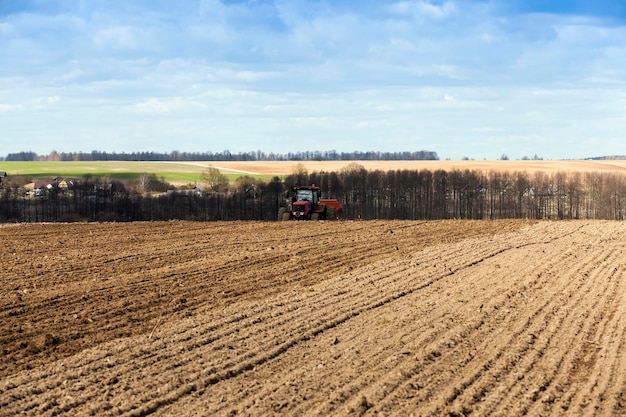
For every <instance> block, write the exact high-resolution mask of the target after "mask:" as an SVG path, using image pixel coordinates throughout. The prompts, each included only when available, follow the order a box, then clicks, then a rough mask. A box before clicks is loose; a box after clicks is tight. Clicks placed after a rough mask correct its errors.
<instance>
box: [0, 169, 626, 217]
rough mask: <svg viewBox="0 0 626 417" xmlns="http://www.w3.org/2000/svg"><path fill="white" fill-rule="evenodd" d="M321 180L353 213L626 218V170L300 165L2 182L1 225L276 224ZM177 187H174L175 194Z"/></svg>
mask: <svg viewBox="0 0 626 417" xmlns="http://www.w3.org/2000/svg"><path fill="white" fill-rule="evenodd" d="M306 184H316V185H319V186H320V187H321V189H322V194H323V196H324V197H328V198H336V199H338V200H339V201H340V202H341V203H342V205H343V217H344V218H345V219H412V220H437V219H555V220H556V219H607V220H624V218H625V216H626V175H624V174H621V173H603V172H587V173H580V172H568V173H565V172H556V173H546V172H536V173H528V172H495V171H493V172H482V171H476V170H453V171H444V170H419V171H417V170H396V171H386V172H384V171H378V170H375V171H368V170H366V169H365V168H363V167H362V166H360V165H358V164H356V163H352V164H350V165H348V166H347V167H346V168H344V169H343V170H341V171H339V172H313V173H308V172H307V171H306V170H304V169H300V170H295V171H294V172H293V173H292V174H291V175H288V176H286V177H285V178H283V179H281V178H278V177H275V178H273V179H272V180H270V181H266V182H265V181H258V180H255V179H253V178H250V177H242V178H240V179H239V180H238V181H237V183H236V184H231V185H230V187H228V189H219V190H217V191H210V190H203V189H200V188H197V189H187V190H172V189H171V187H170V186H169V185H168V184H166V183H163V181H162V180H158V179H157V178H155V177H154V176H148V177H147V178H144V179H143V180H142V181H141V182H136V183H128V182H122V181H118V180H110V179H106V178H99V177H88V176H87V177H84V178H81V179H78V180H76V181H75V183H74V186H73V188H72V189H70V190H66V191H64V190H61V189H54V188H53V189H52V190H50V191H49V192H48V193H47V194H46V195H45V196H43V197H33V196H28V195H27V194H26V192H25V190H24V189H23V188H22V187H21V186H20V185H18V184H17V183H12V182H11V181H10V178H9V179H7V178H5V179H4V181H3V182H2V183H0V221H3V222H7V221H16V222H41V221H154V220H175V219H177V220H197V221H214V220H277V213H278V209H279V208H280V207H281V206H282V205H285V204H286V196H285V191H286V190H288V189H289V188H290V187H292V186H294V185H306ZM168 190H169V191H168Z"/></svg>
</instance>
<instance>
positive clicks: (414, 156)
mask: <svg viewBox="0 0 626 417" xmlns="http://www.w3.org/2000/svg"><path fill="white" fill-rule="evenodd" d="M438 159H439V156H437V152H432V151H410V152H409V151H407V152H379V151H366V152H362V151H354V152H337V151H334V150H331V151H305V152H288V153H286V154H278V153H273V152H270V153H265V152H263V151H260V150H258V151H251V152H240V153H231V152H230V151H228V150H225V151H223V152H216V153H213V152H179V151H172V152H169V153H160V152H131V153H125V152H121V153H120V152H104V151H91V152H57V151H52V152H50V154H48V155H38V154H36V153H35V152H17V153H10V154H8V155H7V156H6V157H5V158H4V160H5V161H422V160H438ZM0 160H2V158H0Z"/></svg>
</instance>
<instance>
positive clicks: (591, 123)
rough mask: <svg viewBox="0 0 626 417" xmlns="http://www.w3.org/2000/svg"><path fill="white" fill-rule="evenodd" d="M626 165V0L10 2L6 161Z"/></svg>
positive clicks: (0, 129)
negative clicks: (320, 157)
mask: <svg viewBox="0 0 626 417" xmlns="http://www.w3.org/2000/svg"><path fill="white" fill-rule="evenodd" d="M53 150H56V151H59V152H91V151H93V150H99V151H105V152H134V151H154V152H170V151H174V150H176V151H182V152H222V151H224V150H229V151H231V152H233V153H238V152H249V151H256V150H262V151H264V152H266V153H269V152H274V153H283V154H284V153H288V152H298V151H315V150H320V151H329V150H335V151H338V152H351V151H381V152H396V151H397V152H400V151H419V150H428V151H434V152H437V154H438V155H439V158H440V159H453V160H454V159H462V158H470V159H499V158H501V157H502V155H506V156H507V157H509V158H510V159H520V158H523V157H531V158H532V157H534V156H539V157H541V158H544V159H578V158H587V157H594V156H601V155H626V0H569V1H564V0H563V1H561V0H553V1H549V0H526V1H522V0H510V1H505V0H450V1H445V0H404V1H385V0H380V1H374V0H335V1H330V0H328V1H313V0H247V1H246V0H228V1H227V0H196V1H191V0H177V1H171V0H127V1H118V0H0V156H6V155H7V154H8V153H14V152H21V151H34V152H36V153H38V154H42V155H45V154H48V153H50V152H51V151H53Z"/></svg>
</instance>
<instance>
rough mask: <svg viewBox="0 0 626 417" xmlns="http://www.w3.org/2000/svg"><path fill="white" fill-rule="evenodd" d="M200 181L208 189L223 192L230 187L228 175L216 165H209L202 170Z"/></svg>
mask: <svg viewBox="0 0 626 417" xmlns="http://www.w3.org/2000/svg"><path fill="white" fill-rule="evenodd" d="M200 181H201V182H202V185H203V186H204V188H205V189H206V191H212V192H221V191H226V190H227V189H228V183H229V181H228V177H226V175H224V174H222V173H221V172H220V170H219V169H217V168H215V167H208V168H207V169H205V170H204V171H202V174H200Z"/></svg>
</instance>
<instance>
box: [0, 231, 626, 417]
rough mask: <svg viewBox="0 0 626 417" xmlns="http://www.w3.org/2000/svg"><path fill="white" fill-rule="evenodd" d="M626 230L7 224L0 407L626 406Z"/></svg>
mask: <svg viewBox="0 0 626 417" xmlns="http://www.w3.org/2000/svg"><path fill="white" fill-rule="evenodd" d="M625 246H626V223H620V222H600V221H572V222H566V221H563V222H526V221H494V222H489V221H477V222H474V221H438V222H416V221H411V222H402V221H363V222H356V221H355V222H350V221H343V222H302V223H299V222H279V223H260V222H232V223H186V222H171V223H131V224H120V223H112V224H95V223H94V224H24V225H7V226H0V284H1V287H0V288H1V299H0V326H1V330H2V331H1V333H0V349H1V352H2V361H0V415H1V416H5V415H6V416H9V415H63V414H65V415H98V416H99V415H125V416H143V415H149V414H156V415H218V416H221V415H223V416H232V415H244V416H245V415H285V416H293V415H314V416H328V415H340V416H341V415H399V416H409V415H414V416H440V415H450V416H462V415H470V414H471V415H477V416H484V415H494V416H520V415H528V416H543V415H551V416H552V415H581V416H613V415H626V357H625V356H626V350H625V347H626V325H625V323H626V279H625V278H626V277H625V271H626V267H625V266H626V265H625V264H626V259H625V258H624V249H625Z"/></svg>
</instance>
